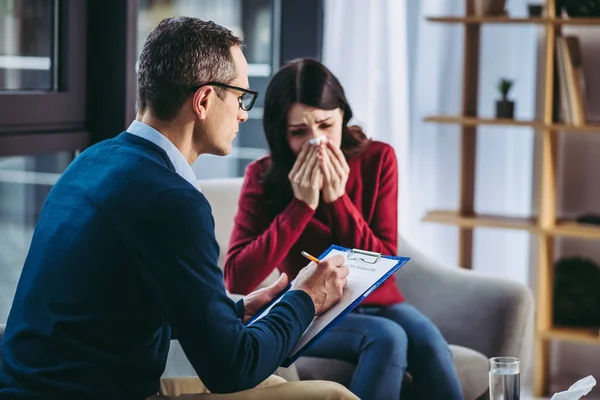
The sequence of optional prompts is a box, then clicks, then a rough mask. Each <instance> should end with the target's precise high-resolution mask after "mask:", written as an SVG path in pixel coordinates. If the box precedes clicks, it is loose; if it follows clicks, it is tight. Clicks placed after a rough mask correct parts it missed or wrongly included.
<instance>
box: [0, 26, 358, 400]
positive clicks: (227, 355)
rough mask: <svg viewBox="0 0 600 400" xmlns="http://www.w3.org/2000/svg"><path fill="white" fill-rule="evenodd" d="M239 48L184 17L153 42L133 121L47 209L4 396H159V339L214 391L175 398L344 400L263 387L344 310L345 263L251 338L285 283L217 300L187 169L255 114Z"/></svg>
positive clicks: (307, 279)
mask: <svg viewBox="0 0 600 400" xmlns="http://www.w3.org/2000/svg"><path fill="white" fill-rule="evenodd" d="M241 45H242V43H241V40H240V39H239V38H237V37H235V36H234V35H233V34H232V33H231V32H230V31H229V30H227V29H225V28H223V27H221V26H219V25H216V24H214V23H212V22H204V21H201V20H199V19H196V18H187V17H182V18H168V19H166V20H164V21H162V22H161V23H160V24H159V25H158V26H157V27H156V28H155V29H154V30H153V31H152V33H150V35H149V36H148V39H147V41H146V43H145V45H144V49H143V51H142V54H141V57H140V64H139V74H138V89H139V110H138V115H137V118H136V120H135V121H133V123H132V124H131V125H130V126H129V128H128V129H127V131H126V132H123V133H121V134H120V135H118V136H117V137H115V138H113V139H109V140H106V141H104V142H102V143H99V144H97V145H95V146H92V147H91V148H89V149H87V150H85V151H84V152H83V153H81V154H80V155H79V156H78V157H77V158H76V159H75V161H74V162H73V163H72V164H71V165H70V166H69V168H68V169H67V171H65V173H64V174H63V176H62V177H61V179H60V180H59V181H58V182H57V184H56V185H55V186H54V188H53V189H52V192H51V193H50V194H49V196H48V197H47V199H46V202H45V204H44V207H43V209H42V212H41V215H40V218H39V221H38V225H37V227H36V231H35V234H34V237H33V240H32V243H31V247H30V250H29V254H28V256H27V260H26V261H25V265H24V267H23V272H22V275H21V278H20V281H19V284H18V287H17V292H16V295H15V298H14V301H13V306H12V309H11V312H10V315H9V318H8V322H7V326H6V330H5V334H4V338H3V342H2V353H1V354H2V361H1V364H0V398H2V399H111V400H120V399H123V400H125V399H127V400H129V399H136V400H141V399H144V398H157V399H158V398H170V397H168V396H169V394H164V393H163V394H158V392H159V384H160V377H161V375H162V373H163V371H164V368H165V364H166V359H167V353H168V351H169V344H170V340H171V337H172V335H171V329H174V330H175V331H176V332H177V338H178V339H179V342H180V343H181V346H182V348H183V350H184V352H185V354H186V356H187V358H188V359H189V361H190V362H191V364H192V366H193V367H194V369H195V370H196V372H197V373H198V376H199V377H200V379H201V381H202V382H203V383H204V384H205V385H206V388H207V391H208V390H210V391H211V392H213V393H226V394H225V395H219V394H210V393H207V394H198V395H192V396H186V397H185V398H186V399H190V400H191V399H194V398H196V397H198V398H200V397H202V398H206V399H210V398H213V397H214V398H228V399H247V398H248V399H253V398H256V399H258V398H261V399H275V398H277V399H279V398H294V399H300V398H323V399H325V398H327V399H334V398H336V399H337V398H350V399H353V398H356V397H355V396H353V395H352V394H351V393H350V392H349V391H347V390H346V389H345V388H343V387H342V386H340V385H338V384H335V383H331V382H291V383H281V379H280V380H277V379H276V378H270V379H267V378H268V377H269V376H270V375H271V374H272V373H273V372H274V371H275V370H276V369H277V367H278V366H279V365H280V364H281V362H282V361H283V360H284V358H285V357H286V355H287V354H288V353H289V351H290V350H291V349H292V347H293V346H294V345H295V343H296V342H297V340H298V339H299V338H300V336H301V334H302V333H303V332H304V331H305V330H306V328H307V327H308V325H309V324H310V322H311V321H312V319H313V318H314V316H315V314H319V313H322V312H324V311H326V310H327V309H328V308H330V307H331V306H332V305H334V304H335V303H337V302H338V301H339V299H340V298H341V294H342V290H343V287H344V285H345V277H346V275H347V274H348V269H347V268H346V267H343V266H341V264H342V262H343V258H342V257H338V258H335V257H332V258H330V259H328V260H324V261H322V262H321V263H319V265H318V268H317V266H316V265H314V264H311V266H310V267H307V268H305V269H304V270H303V271H302V272H301V273H300V274H299V275H298V277H297V278H296V280H295V281H294V283H293V285H292V288H291V289H292V290H290V291H289V292H287V293H286V294H285V295H284V296H283V297H282V300H281V301H280V302H279V303H278V304H277V305H275V306H274V307H273V308H272V309H271V311H270V312H269V314H268V316H266V317H264V318H262V319H261V320H259V321H257V322H255V323H254V324H252V325H251V326H249V327H246V326H245V325H244V322H246V321H247V320H248V319H249V318H251V317H252V316H253V315H255V314H256V313H257V312H258V311H259V310H261V309H262V308H263V307H264V306H265V305H266V304H267V303H268V302H269V301H270V300H271V299H273V297H275V296H276V295H277V294H278V293H279V292H281V290H283V289H284V288H285V287H286V286H287V277H286V276H285V275H283V276H282V277H281V278H280V279H279V280H278V281H277V282H275V283H274V284H273V285H271V286H270V287H268V288H265V289H261V290H258V291H256V292H254V293H251V294H249V295H248V296H247V297H246V298H245V299H243V300H242V301H240V302H238V303H234V302H233V301H231V300H230V299H229V298H228V297H227V295H226V292H225V288H224V285H223V276H222V273H221V270H220V268H219V267H218V266H217V259H218V254H219V249H218V246H217V243H216V240H215V236H214V222H213V218H212V215H211V208H210V205H209V204H208V202H207V200H206V198H205V197H204V196H203V195H202V193H201V191H200V188H199V187H198V183H197V180H196V177H195V176H194V172H193V171H192V169H191V164H192V163H193V162H194V161H195V160H196V159H197V158H198V156H199V155H201V154H215V155H227V154H229V153H230V152H231V150H232V141H233V139H234V138H235V136H236V133H237V131H238V128H239V124H240V122H244V121H246V119H247V118H248V111H249V110H250V109H251V108H252V106H253V104H254V101H255V100H256V96H257V95H258V93H257V92H256V91H254V90H251V89H249V88H248V74H247V68H248V66H247V63H246V60H245V58H244V56H243V54H242V51H241ZM290 223H292V221H290ZM196 382H197V383H198V384H199V383H200V380H198V379H197V378H196ZM261 382H263V383H262V387H259V388H256V387H257V385H259V384H261ZM167 383H169V384H170V383H172V382H167ZM273 383H278V384H276V385H271V386H269V384H273ZM179 392H181V391H180V390H178V393H179ZM171 394H173V393H171Z"/></svg>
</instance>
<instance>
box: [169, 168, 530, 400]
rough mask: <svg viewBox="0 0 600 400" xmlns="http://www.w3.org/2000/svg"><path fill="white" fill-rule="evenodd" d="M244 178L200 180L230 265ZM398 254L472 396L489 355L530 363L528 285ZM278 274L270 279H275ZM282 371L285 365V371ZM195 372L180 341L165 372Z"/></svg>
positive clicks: (402, 274)
mask: <svg viewBox="0 0 600 400" xmlns="http://www.w3.org/2000/svg"><path fill="white" fill-rule="evenodd" d="M242 182H243V179H242V178H234V179H221V180H201V181H200V187H201V190H202V192H203V193H204V195H205V196H206V197H207V199H208V201H209V202H210V204H211V206H212V211H213V216H214V219H215V226H216V227H215V234H216V237H217V241H218V243H219V246H220V248H221V253H220V256H219V265H220V266H221V268H223V262H224V257H225V254H226V251H227V246H228V244H229V235H230V232H231V229H232V228H233V220H234V216H235V213H236V210H237V204H238V198H239V193H240V188H241V185H242ZM398 253H399V254H401V255H406V256H409V257H411V261H410V262H409V263H408V264H407V265H406V266H404V267H402V268H401V269H400V271H399V272H398V273H397V280H398V286H399V287H400V288H401V290H402V291H403V293H404V294H405V296H406V298H407V300H408V301H409V302H410V303H412V304H413V305H415V306H416V307H417V308H419V310H421V312H423V313H424V314H425V315H427V316H428V317H429V318H431V319H432V320H433V321H434V323H435V324H436V326H438V327H439V328H440V330H441V331H442V334H443V335H444V337H445V338H446V339H447V340H448V342H449V343H450V344H451V350H452V353H453V355H454V361H455V365H456V368H457V371H458V375H459V378H460V381H461V384H462V387H463V393H464V396H465V399H467V400H472V399H476V398H478V397H480V396H482V395H483V394H484V393H485V392H486V390H487V385H488V381H487V359H488V358H489V357H492V356H500V355H502V356H517V357H520V358H521V362H522V368H523V369H525V368H526V367H525V364H526V363H527V361H528V360H527V358H526V355H527V354H528V350H529V348H528V347H529V344H530V337H531V332H532V327H533V300H532V296H531V292H530V291H529V289H528V288H526V287H524V286H523V285H520V284H518V283H515V282H511V281H507V280H502V279H496V278H492V277H488V276H482V275H480V274H477V273H475V272H472V271H464V270H460V269H459V268H458V267H449V266H445V265H440V264H439V263H437V262H436V261H434V260H432V259H430V258H429V257H427V256H426V255H424V254H423V253H421V252H420V251H419V250H417V249H416V248H414V247H413V246H412V245H410V244H409V243H408V242H406V241H405V240H403V239H402V238H400V240H399V249H398ZM276 276H277V273H276V272H275V273H274V274H273V275H272V276H271V277H269V278H268V279H269V280H272V279H275V278H276ZM292 367H295V368H289V369H287V370H283V373H282V374H287V376H286V379H288V380H291V379H294V378H295V377H296V371H295V370H297V373H298V375H299V377H300V379H326V380H333V381H336V382H339V383H342V384H346V385H347V384H348V382H350V379H351V376H352V373H353V371H354V366H353V365H351V364H348V363H344V362H341V361H337V360H323V359H314V358H308V357H302V358H301V359H300V360H298V361H297V362H296V363H295V365H294V366H292ZM280 370H281V369H280ZM190 374H194V371H193V369H192V368H191V366H190V365H189V363H187V359H185V355H184V354H183V352H182V351H181V348H180V347H179V346H178V345H177V343H174V345H173V346H172V350H171V354H169V362H168V365H167V370H166V371H165V376H185V375H190Z"/></svg>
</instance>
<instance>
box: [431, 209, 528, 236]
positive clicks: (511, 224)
mask: <svg viewBox="0 0 600 400" xmlns="http://www.w3.org/2000/svg"><path fill="white" fill-rule="evenodd" d="M423 221H427V222H437V223H440V224H447V225H456V226H460V227H463V228H477V227H479V228H502V229H517V230H526V231H530V232H537V231H538V229H539V228H538V226H537V223H536V221H535V219H531V218H519V217H507V216H500V215H490V214H474V215H461V214H460V213H459V212H457V211H449V210H434V211H429V212H428V213H427V214H426V215H425V217H424V218H423Z"/></svg>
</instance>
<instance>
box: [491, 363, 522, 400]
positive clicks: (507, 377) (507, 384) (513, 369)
mask: <svg viewBox="0 0 600 400" xmlns="http://www.w3.org/2000/svg"><path fill="white" fill-rule="evenodd" d="M520 376H521V375H520V371H519V359H518V358H516V357H494V358H490V400H519V398H520V396H521V383H520Z"/></svg>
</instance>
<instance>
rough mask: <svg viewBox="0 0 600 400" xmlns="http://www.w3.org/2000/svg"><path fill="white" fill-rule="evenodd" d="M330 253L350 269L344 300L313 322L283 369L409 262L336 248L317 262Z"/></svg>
mask: <svg viewBox="0 0 600 400" xmlns="http://www.w3.org/2000/svg"><path fill="white" fill-rule="evenodd" d="M332 253H334V254H340V253H342V254H343V255H344V257H345V259H346V262H345V265H347V266H348V267H349V268H350V274H349V275H348V285H347V286H346V288H345V289H344V296H343V297H342V300H341V301H340V302H339V303H338V304H336V305H335V306H333V307H332V308H331V309H330V310H328V311H327V312H325V313H323V314H322V315H320V316H318V317H315V318H314V319H313V321H312V322H311V324H310V325H309V327H308V328H307V329H306V330H305V331H304V333H303V334H302V336H301V337H300V339H299V340H298V343H297V344H296V345H295V346H294V347H293V348H292V350H291V351H290V353H289V354H288V356H287V357H286V358H285V360H284V361H283V363H282V364H281V366H282V367H289V366H290V365H292V364H293V363H294V362H295V361H296V360H297V359H298V357H300V356H301V355H302V354H303V353H304V352H305V351H306V349H308V348H309V347H310V346H311V345H312V344H313V343H315V342H316V341H317V340H319V339H320V338H321V337H322V336H323V335H324V334H325V333H326V332H327V331H329V329H331V328H332V327H333V326H335V324H337V323H338V322H339V321H340V320H341V319H342V318H344V316H345V315H346V314H348V313H349V312H351V311H352V310H354V309H355V308H356V307H357V306H358V305H359V304H360V303H361V302H362V301H363V300H364V299H365V298H366V297H367V296H368V295H369V294H371V293H372V292H373V291H374V290H375V289H377V288H378V287H379V286H380V285H381V284H382V283H383V282H385V280H386V279H388V278H389V277H390V276H392V274H394V273H395V272H396V271H398V269H400V267H402V266H403V265H404V264H406V263H407V262H408V261H409V260H410V258H408V257H396V256H389V255H384V254H381V253H375V252H372V251H366V250H360V249H349V248H345V247H342V246H338V245H331V246H329V248H328V249H327V250H325V251H324V252H323V253H322V254H321V255H320V256H319V259H320V260H322V259H324V258H326V257H327V256H329V255H331V254H332ZM371 274H372V275H371ZM365 276H368V279H365V278H364V277H365ZM291 286H292V285H291V283H290V284H289V285H288V287H287V288H286V289H285V290H284V291H282V293H281V294H280V295H278V296H277V297H276V298H275V299H273V300H272V301H271V302H270V303H269V304H268V305H267V306H266V307H265V308H264V309H263V310H261V311H260V312H258V313H257V314H256V315H255V316H254V317H253V318H252V319H251V320H250V321H248V322H247V323H246V326H250V325H252V324H253V323H254V322H256V321H258V320H259V319H261V318H263V317H264V316H265V315H267V314H268V313H269V311H270V309H271V308H272V307H273V306H274V305H275V304H277V303H278V302H279V300H281V298H282V297H283V295H284V294H285V293H286V292H287V291H288V290H289V289H290V288H291Z"/></svg>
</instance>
